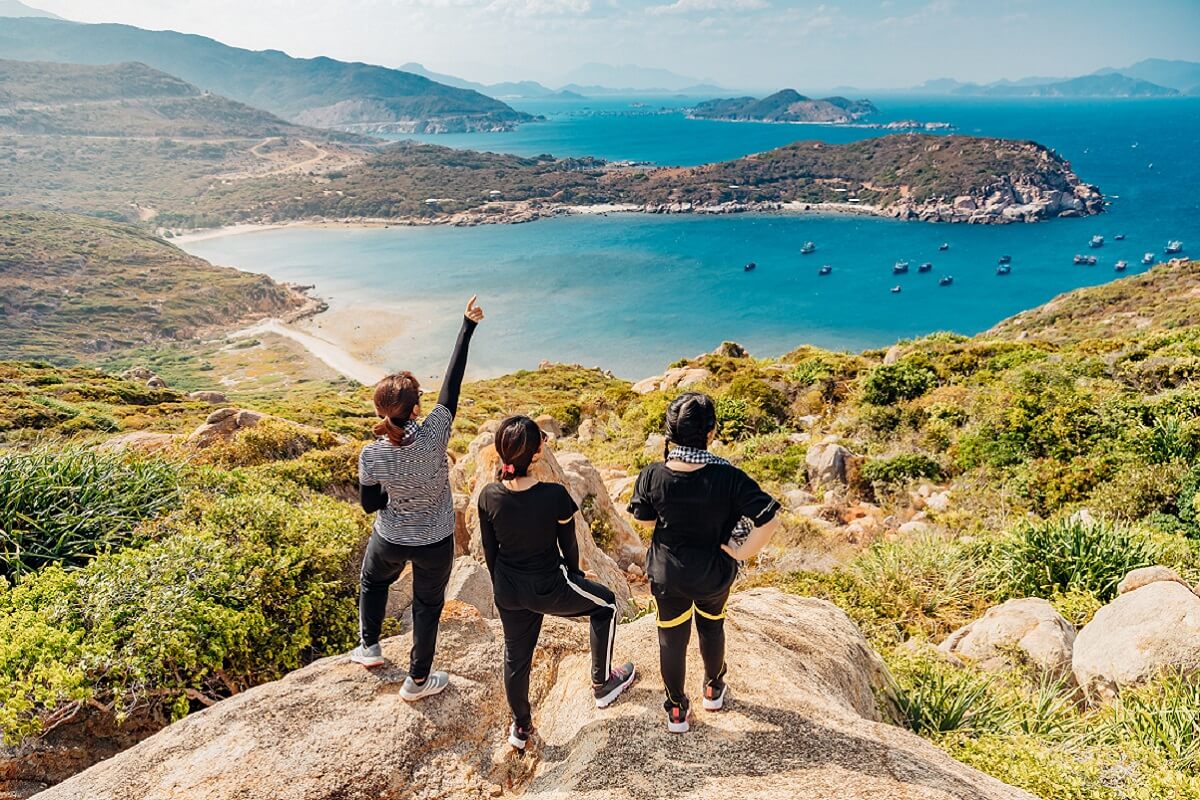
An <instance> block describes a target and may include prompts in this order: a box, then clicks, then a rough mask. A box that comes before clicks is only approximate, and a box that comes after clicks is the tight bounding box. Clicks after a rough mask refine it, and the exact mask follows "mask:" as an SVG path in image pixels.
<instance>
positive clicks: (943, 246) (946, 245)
mask: <svg viewBox="0 0 1200 800" xmlns="http://www.w3.org/2000/svg"><path fill="white" fill-rule="evenodd" d="M949 249H950V243H949V242H942V244H941V246H940V247H938V250H939V251H941V252H945V251H946V250H949Z"/></svg>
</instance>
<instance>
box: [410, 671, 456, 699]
mask: <svg viewBox="0 0 1200 800" xmlns="http://www.w3.org/2000/svg"><path fill="white" fill-rule="evenodd" d="M449 685H450V676H449V675H447V674H446V673H445V672H431V673H429V677H428V678H426V679H425V682H424V683H417V682H416V681H414V680H413V679H412V676H411V675H410V676H409V677H407V678H405V679H404V686H402V687H401V688H400V697H402V698H403V699H405V700H407V701H408V702H410V703H412V702H415V701H417V700H420V699H421V698H423V697H429V696H430V695H435V694H439V693H441V692H442V691H443V690H445V688H446V687H447V686H449Z"/></svg>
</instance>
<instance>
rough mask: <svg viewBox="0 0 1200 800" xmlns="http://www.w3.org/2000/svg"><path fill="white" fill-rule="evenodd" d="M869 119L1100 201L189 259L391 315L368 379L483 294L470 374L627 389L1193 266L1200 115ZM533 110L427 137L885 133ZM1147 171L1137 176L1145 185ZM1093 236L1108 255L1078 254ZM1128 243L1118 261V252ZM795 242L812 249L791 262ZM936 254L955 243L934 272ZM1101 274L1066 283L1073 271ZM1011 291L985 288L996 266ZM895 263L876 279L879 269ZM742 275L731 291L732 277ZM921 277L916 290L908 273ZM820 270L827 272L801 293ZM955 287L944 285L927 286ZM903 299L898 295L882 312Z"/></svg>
mask: <svg viewBox="0 0 1200 800" xmlns="http://www.w3.org/2000/svg"><path fill="white" fill-rule="evenodd" d="M873 99H874V100H875V102H876V105H878V106H879V107H880V109H881V111H882V112H883V115H884V117H885V118H888V119H900V118H916V119H922V120H934V121H946V122H951V123H953V124H954V125H955V126H956V129H957V131H958V132H962V133H970V134H981V135H995V136H1006V137H1013V138H1025V139H1033V140H1035V141H1038V142H1041V143H1043V144H1045V145H1047V146H1050V147H1054V148H1056V149H1057V150H1058V151H1059V152H1061V153H1062V154H1063V155H1064V156H1065V157H1067V158H1068V159H1070V160H1071V162H1072V164H1073V166H1074V167H1075V169H1076V171H1077V172H1078V173H1079V174H1080V176H1081V177H1082V178H1083V179H1084V180H1086V181H1088V182H1091V183H1095V184H1097V185H1099V186H1100V188H1101V189H1102V190H1103V191H1104V192H1105V194H1106V195H1108V196H1109V197H1110V198H1111V199H1112V205H1111V207H1110V208H1109V210H1108V211H1107V212H1106V213H1105V214H1102V215H1100V216H1097V217H1091V218H1088V219H1082V220H1075V219H1066V220H1052V221H1049V222H1042V223H1037V224H1032V225H1002V226H999V225H998V226H968V225H945V224H941V225H936V224H927V223H917V222H896V221H891V220H882V219H871V218H865V217H863V218H860V217H844V216H843V217H835V216H811V215H808V216H782V215H738V216H729V217H696V216H680V217H674V218H667V217H649V216H644V215H611V216H606V217H572V218H560V219H553V220H546V221H541V222H536V223H532V224H527V225H506V226H482V227H476V228H389V229H374V230H340V229H336V230H329V229H294V230H278V231H266V232H262V233H254V234H243V235H238V236H229V237H222V238H217V239H209V240H204V241H199V242H194V243H192V244H190V245H188V246H187V247H188V249H189V250H190V251H191V252H194V253H196V254H197V255H200V256H202V257H204V258H207V259H210V260H212V261H214V262H217V263H221V264H229V265H234V266H238V267H241V268H243V269H248V270H253V271H261V272H267V273H268V274H270V275H272V276H274V277H276V278H279V279H281V280H291V281H298V282H303V283H313V284H316V286H317V292H318V293H319V294H321V295H322V296H325V297H328V298H330V299H331V303H332V304H333V305H334V306H338V307H361V308H364V309H370V308H374V307H380V306H385V307H389V308H395V309H398V310H400V311H401V312H403V313H404V314H405V315H407V316H408V317H409V318H410V320H411V321H410V324H408V325H406V326H405V328H404V329H403V330H402V331H399V332H398V335H397V336H396V338H395V339H394V340H393V341H392V342H391V343H389V344H388V345H386V346H385V347H384V348H383V349H382V350H381V351H380V358H381V360H382V361H383V362H384V365H385V366H387V367H392V368H400V367H403V368H408V369H413V370H414V371H417V372H419V373H421V374H424V375H428V376H435V375H437V374H438V373H439V372H440V371H441V369H442V367H443V361H444V359H445V355H446V351H447V348H448V346H449V344H450V339H451V338H452V335H453V331H454V328H455V327H456V326H457V314H458V312H459V306H460V305H461V304H462V302H463V301H465V299H466V297H467V296H469V295H470V294H471V293H473V292H477V293H478V294H479V295H480V299H481V302H482V303H483V304H484V305H485V308H486V309H487V312H488V317H489V318H488V320H487V322H486V323H485V327H484V328H483V329H481V331H480V334H479V337H478V339H477V343H478V344H477V347H476V353H475V357H474V358H473V369H472V374H474V375H476V376H484V375H492V374H499V373H502V372H506V371H509V370H512V369H516V368H531V367H534V366H536V365H537V363H538V361H540V360H541V359H543V358H548V359H551V360H555V361H569V362H579V363H583V364H585V365H589V366H590V365H594V364H595V365H601V366H604V367H606V368H608V369H611V370H613V371H614V372H616V373H617V374H619V375H621V376H624V377H630V378H638V377H642V376H645V375H648V374H652V373H654V372H658V371H660V370H661V369H662V368H663V367H664V366H665V365H667V364H668V363H669V362H671V361H673V360H675V359H676V358H679V357H681V356H689V355H694V354H696V353H698V352H702V351H705V350H710V349H712V348H713V347H714V346H715V345H717V344H719V343H720V342H721V341H722V340H723V339H733V340H736V341H739V342H741V343H742V344H744V345H746V346H747V347H748V348H749V349H750V350H751V352H753V353H755V354H758V355H774V354H779V353H782V352H784V351H786V350H789V349H791V348H792V347H795V346H796V345H799V344H802V343H806V342H807V343H813V344H818V345H822V346H826V347H834V348H840V349H850V350H857V349H862V348H867V347H879V346H885V345H887V344H889V343H890V342H892V341H894V340H896V339H898V338H902V337H908V336H917V335H920V334H923V333H928V332H931V331H937V330H953V331H958V332H961V333H965V334H971V333H975V332H978V331H980V330H984V329H986V328H988V327H990V326H991V325H993V324H995V323H996V322H997V321H998V320H1000V319H1002V318H1004V317H1006V316H1009V315H1011V314H1013V313H1015V312H1017V311H1020V310H1022V309H1026V308H1029V307H1032V306H1034V305H1037V304H1039V303H1042V302H1045V301H1046V300H1048V299H1050V298H1051V297H1053V296H1054V295H1056V294H1058V293H1060V292H1063V291H1066V290H1068V289H1072V288H1075V287H1077V286H1083V285H1091V284H1097V283H1102V282H1105V281H1108V280H1112V279H1114V278H1116V277H1118V276H1117V274H1116V273H1115V272H1114V271H1113V264H1114V263H1115V262H1116V261H1117V260H1118V259H1125V260H1127V261H1128V262H1129V265H1130V266H1129V269H1128V271H1127V272H1128V273H1135V272H1138V271H1141V270H1143V269H1144V267H1142V266H1141V256H1142V253H1143V252H1146V251H1152V252H1154V253H1155V254H1156V255H1159V256H1161V254H1162V248H1163V245H1164V244H1165V242H1166V240H1167V239H1168V238H1178V239H1183V240H1184V244H1185V247H1186V248H1187V250H1185V252H1191V253H1193V254H1194V253H1197V252H1200V159H1197V154H1198V153H1200V99H1181V100H1145V101H1047V100H1037V101H1030V100H1007V101H996V100H981V99H974V98H972V99H948V98H926V97H919V98H918V97H884V98H873ZM631 102H632V101H630V100H622V99H606V100H603V101H586V102H582V101H575V102H564V101H544V102H541V103H530V104H527V105H524V106H521V107H522V109H523V110H528V111H533V112H536V113H541V114H545V115H546V116H547V117H548V119H547V121H546V122H543V123H538V124H531V125H526V126H523V127H522V128H520V129H519V130H517V131H515V132H511V133H504V134H479V135H470V134H464V135H451V136H438V137H426V138H428V139H429V140H430V141H433V142H436V143H439V144H444V145H448V146H453V147H470V148H475V149H486V150H494V151H503V152H515V153H521V154H536V153H542V152H550V153H553V154H555V155H584V154H592V155H598V156H603V157H606V158H610V159H631V160H638V161H652V162H655V163H664V164H695V163H703V162H706V161H712V160H718V159H726V158H733V157H736V156H739V155H743V154H746V153H750V152H757V151H760V150H764V149H768V148H771V147H775V146H778V145H780V144H785V143H787V142H791V141H796V140H799V139H822V140H825V141H848V140H853V139H857V138H862V137H865V136H873V135H879V134H880V132H879V131H877V130H872V129H864V128H834V127H830V126H819V125H765V124H763V125H760V124H753V123H721V122H710V121H699V120H688V119H686V118H685V117H684V116H683V115H682V114H681V113H679V112H670V113H664V112H661V111H659V110H658V109H659V108H660V107H661V106H664V105H667V106H669V105H678V104H679V103H680V101H677V100H669V99H667V100H659V101H653V102H651V101H646V100H645V99H641V102H645V103H648V104H649V106H651V107H650V108H646V107H641V108H635V107H632V106H631ZM1151 164H1153V167H1151V166H1150V165H1151ZM1093 233H1101V234H1103V235H1105V237H1106V239H1107V244H1106V245H1105V246H1104V247H1103V248H1101V249H1099V250H1088V248H1087V240H1088V238H1089V237H1090V236H1091V235H1092V234H1093ZM1118 233H1124V234H1125V235H1126V237H1127V238H1126V239H1125V241H1123V242H1118V241H1115V240H1114V238H1113V237H1114V236H1115V235H1116V234H1118ZM806 240H812V241H814V242H816V243H817V246H818V251H817V252H816V253H814V254H812V255H808V256H802V255H800V254H799V248H800V245H801V244H802V243H803V242H804V241H806ZM941 242H947V243H949V244H950V250H949V251H947V252H938V245H939V243H941ZM1077 252H1078V253H1089V252H1090V253H1093V254H1095V255H1097V256H1098V258H1099V261H1100V263H1099V264H1098V265H1097V266H1094V267H1081V266H1075V265H1073V264H1072V263H1071V257H1072V255H1073V254H1074V253H1077ZM1001 254H1007V255H1011V256H1012V258H1013V269H1012V273H1011V274H1010V275H1006V276H998V275H996V274H995V266H996V260H997V258H998V256H999V255H1001ZM898 259H905V260H908V261H910V262H912V266H911V272H910V273H909V274H908V275H904V276H893V275H892V273H891V266H892V263H893V262H895V261H896V260H898ZM749 261H754V262H756V263H757V265H758V267H757V269H756V270H754V271H753V272H749V273H747V272H744V271H743V270H742V265H743V264H745V263H746V262H749ZM922 261H931V262H933V264H934V270H933V272H932V273H930V274H918V273H917V272H916V265H917V264H918V263H920V262H922ZM822 264H829V265H831V266H832V267H833V274H832V275H829V276H827V277H818V276H817V269H818V267H820V266H821V265H822ZM947 274H950V275H953V277H954V284H953V285H952V286H949V287H939V286H938V285H937V280H938V278H939V277H940V276H942V275H947ZM897 284H899V285H900V286H901V287H902V289H903V291H902V292H901V293H900V294H893V293H891V292H890V288H891V287H892V286H894V285H897Z"/></svg>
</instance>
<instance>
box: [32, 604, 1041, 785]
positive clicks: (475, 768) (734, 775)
mask: <svg viewBox="0 0 1200 800" xmlns="http://www.w3.org/2000/svg"><path fill="white" fill-rule="evenodd" d="M727 631H728V642H729V667H730V685H731V699H730V701H729V705H728V706H727V710H726V711H725V712H723V713H720V714H712V713H705V712H703V711H699V710H697V712H696V717H695V723H694V728H693V731H692V732H691V733H689V734H687V735H685V736H674V735H672V734H669V733H667V732H666V729H665V726H664V725H663V722H662V718H661V717H662V709H661V702H662V685H661V683H660V681H659V679H658V675H657V669H656V667H655V666H654V665H655V663H656V661H657V652H658V646H657V631H656V629H655V625H654V619H653V617H642V618H641V619H639V620H637V621H636V622H633V623H630V624H628V625H623V626H622V627H621V629H620V630H619V632H618V635H617V647H616V650H617V655H618V657H619V658H622V659H625V658H629V659H631V660H633V661H635V662H636V663H637V664H638V665H639V666H640V667H641V669H642V678H641V682H640V684H639V685H637V686H635V687H633V689H631V690H630V691H629V692H628V693H627V694H626V695H625V696H624V697H623V698H621V700H620V701H618V703H617V704H615V705H614V706H612V707H611V708H609V709H606V710H598V709H596V707H595V704H594V703H593V702H592V699H591V693H590V692H588V691H587V687H588V657H587V627H586V625H583V624H580V623H578V622H572V621H566V620H559V619H553V618H551V619H547V620H546V624H545V626H544V628H543V631H542V636H541V645H542V646H541V647H539V649H538V653H537V655H536V656H535V659H534V672H533V678H532V681H531V688H532V691H531V698H532V699H533V701H534V722H535V725H536V728H537V730H536V732H535V734H534V737H533V740H532V742H531V745H530V748H529V752H528V753H527V754H526V755H525V757H524V758H517V757H515V756H513V755H512V754H511V753H510V752H509V748H508V747H507V745H506V744H503V741H504V736H505V730H506V726H507V724H508V720H509V716H508V709H507V706H506V705H505V701H504V693H503V691H502V689H501V685H500V670H499V668H498V667H499V664H500V663H501V659H502V651H503V645H502V640H501V636H500V632H499V626H498V624H497V623H496V622H487V621H485V620H483V619H481V618H480V617H479V615H478V614H476V613H475V612H474V610H473V609H471V608H469V607H468V606H463V605H459V604H452V605H451V606H449V607H448V608H447V612H446V614H445V616H444V618H443V622H442V630H441V635H440V638H439V642H438V644H439V648H438V650H439V661H438V664H439V666H440V667H442V668H445V669H448V670H449V671H450V673H451V675H452V679H451V680H452V683H451V685H450V688H449V689H447V691H446V692H444V693H443V694H441V695H439V696H437V697H435V698H431V699H428V700H425V701H422V702H421V703H419V704H413V705H409V704H407V703H405V702H404V701H403V700H401V699H400V696H399V693H398V689H399V687H400V684H401V682H402V681H403V679H404V672H403V671H402V670H401V668H400V666H399V665H402V664H404V663H405V662H406V661H407V651H408V647H409V644H410V642H409V640H408V638H407V637H398V638H394V639H389V640H385V641H384V654H385V656H386V657H387V658H388V660H389V663H388V664H387V665H385V666H384V667H382V668H380V669H378V670H375V671H371V672H368V671H366V670H363V669H362V668H361V667H359V666H357V665H354V664H351V663H349V661H348V659H347V658H346V657H344V656H339V657H335V658H328V659H325V660H323V661H318V662H316V663H314V664H312V665H310V666H308V667H305V668H304V669H301V670H299V671H297V672H294V673H292V674H290V675H288V676H286V677H285V678H283V679H282V680H280V681H276V682H274V683H268V684H264V685H262V686H258V687H256V688H253V689H250V690H249V691H246V692H243V693H241V694H238V695H235V696H233V697H231V698H229V699H227V700H223V701H222V702H220V703H218V704H216V705H215V706H213V707H212V708H209V709H207V710H204V711H201V712H199V713H196V714H192V715H191V716H188V717H186V718H185V719H183V720H181V721H180V722H177V723H175V724H174V725H171V726H170V727H168V728H167V729H165V730H163V731H161V732H160V733H158V734H157V735H155V736H153V737H151V738H149V739H147V740H146V741H144V742H142V743H141V744H139V745H137V746H136V747H133V748H131V749H129V750H127V751H125V752H123V753H121V754H119V755H117V756H115V757H113V758H111V759H109V760H107V761H104V762H102V763H100V764H97V765H96V766H94V767H92V768H91V769H89V770H87V771H86V772H83V773H81V774H79V775H76V776H75V777H73V778H71V779H69V780H67V781H66V782H64V783H62V784H59V785H58V786H56V787H54V788H52V789H50V790H48V791H47V792H45V793H44V794H43V795H41V800H118V799H119V800H128V798H167V797H170V798H172V800H227V799H228V800H233V798H239V800H268V798H269V799H270V800H275V798H288V800H367V799H368V798H369V799H370V800H401V799H403V800H433V798H439V799H445V800H459V799H460V798H471V799H473V800H474V799H476V798H491V797H500V796H506V797H528V798H538V799H541V798H545V799H546V800H550V798H564V797H571V798H579V799H580V800H600V798H603V799H604V800H610V798H611V799H612V800H642V799H643V798H654V797H662V796H665V795H666V794H667V793H668V792H669V794H670V796H672V797H683V798H696V799H697V800H698V799H699V798H714V797H738V798H747V800H750V799H753V798H759V799H760V800H768V798H770V799H774V798H788V799H789V800H818V798H819V799H820V800H850V798H854V800H860V799H863V798H891V797H904V798H907V800H951V799H952V798H971V800H1030V795H1028V794H1026V793H1025V792H1022V791H1020V790H1018V789H1014V788H1012V787H1009V786H1006V785H1004V784H1002V783H1000V782H999V781H996V780H995V779H993V778H990V777H987V776H985V775H983V774H982V773H979V772H977V771H975V770H973V769H971V768H970V767H967V766H965V765H963V764H960V763H958V762H955V761H954V760H952V759H951V758H950V757H949V756H947V755H946V754H945V753H943V752H942V751H940V750H939V749H937V748H936V747H935V746H933V745H932V744H930V743H929V742H926V741H924V740H923V739H920V738H919V737H917V736H915V735H913V734H911V733H908V732H906V731H904V730H901V729H899V728H895V727H892V726H889V725H884V724H881V723H880V722H879V714H878V712H877V710H876V706H875V692H876V690H877V689H878V688H879V687H880V686H881V685H882V681H883V667H882V662H881V661H880V660H879V658H878V656H876V655H875V654H874V653H873V652H872V651H871V649H870V647H869V645H868V644H867V642H866V640H865V639H864V637H863V636H862V634H861V633H860V632H859V631H858V629H857V628H856V627H855V626H854V624H853V623H852V622H851V621H850V619H849V618H848V617H847V616H846V615H845V614H844V613H843V612H841V611H840V610H838V609H837V608H836V607H835V606H833V605H831V604H829V603H826V602H823V601H820V600H811V599H805V598H800V597H795V596H790V595H784V594H782V593H780V592H778V591H774V590H766V589H759V590H754V591H751V592H746V593H743V594H740V595H736V596H735V597H734V598H733V599H732V600H731V602H730V606H729V622H728V625H727ZM690 667H691V669H692V672H691V676H692V681H691V683H693V684H695V683H696V681H698V680H699V678H698V674H699V673H698V671H697V670H698V664H696V663H694V662H693V663H692V664H691V665H690ZM663 787H669V790H667V789H664V788H663Z"/></svg>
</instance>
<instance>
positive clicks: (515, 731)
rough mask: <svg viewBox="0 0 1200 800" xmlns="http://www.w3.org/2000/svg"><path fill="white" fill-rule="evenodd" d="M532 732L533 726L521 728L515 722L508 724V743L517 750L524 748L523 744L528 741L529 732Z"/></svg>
mask: <svg viewBox="0 0 1200 800" xmlns="http://www.w3.org/2000/svg"><path fill="white" fill-rule="evenodd" d="M531 733H533V728H532V727H529V728H522V727H521V726H520V725H518V724H517V723H515V722H514V723H513V724H512V725H509V726H508V743H509V744H511V745H512V746H513V747H515V748H517V749H518V750H524V749H525V745H526V744H528V743H529V734H531Z"/></svg>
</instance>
